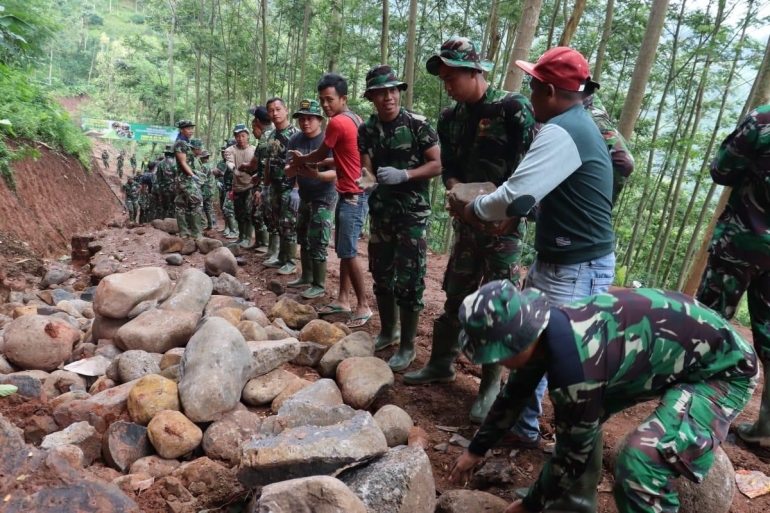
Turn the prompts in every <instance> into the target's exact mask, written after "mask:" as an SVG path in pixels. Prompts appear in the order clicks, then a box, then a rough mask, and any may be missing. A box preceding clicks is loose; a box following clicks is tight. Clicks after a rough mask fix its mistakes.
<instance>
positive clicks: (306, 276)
mask: <svg viewBox="0 0 770 513" xmlns="http://www.w3.org/2000/svg"><path fill="white" fill-rule="evenodd" d="M299 258H300V261H301V262H302V274H300V276H299V278H297V279H296V280H292V281H290V282H289V283H287V284H286V286H287V287H289V288H292V289H296V288H299V287H304V286H305V285H311V284H312V283H313V264H312V263H311V262H312V260H310V252H309V251H307V250H306V249H305V248H300V250H299ZM279 272H280V271H279Z"/></svg>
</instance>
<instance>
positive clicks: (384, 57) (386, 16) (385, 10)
mask: <svg viewBox="0 0 770 513" xmlns="http://www.w3.org/2000/svg"><path fill="white" fill-rule="evenodd" d="M389 8H390V6H389V3H388V0H382V32H380V64H387V63H388V47H389V46H390V44H389V43H390V40H389V34H388V25H389V23H390V12H389Z"/></svg>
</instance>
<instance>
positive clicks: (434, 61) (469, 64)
mask: <svg viewBox="0 0 770 513" xmlns="http://www.w3.org/2000/svg"><path fill="white" fill-rule="evenodd" d="M480 48H481V45H480V44H478V43H477V42H475V41H472V40H471V39H469V38H467V37H453V38H450V39H447V40H446V41H444V44H442V45H441V49H440V50H439V53H438V54H437V55H434V56H433V57H431V58H430V59H428V62H426V63H425V67H426V68H427V69H428V73H430V74H431V75H438V70H439V68H440V67H441V64H446V65H447V66H449V67H452V68H470V69H475V70H477V71H492V68H493V67H494V64H493V63H492V61H488V60H486V59H482V58H481V55H479V51H478V49H480Z"/></svg>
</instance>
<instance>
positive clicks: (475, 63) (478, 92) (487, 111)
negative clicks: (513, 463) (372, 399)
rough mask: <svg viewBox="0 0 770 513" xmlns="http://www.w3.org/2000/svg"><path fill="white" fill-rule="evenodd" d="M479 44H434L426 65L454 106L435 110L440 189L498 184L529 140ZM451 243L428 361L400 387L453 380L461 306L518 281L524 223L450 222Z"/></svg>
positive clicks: (528, 124)
mask: <svg viewBox="0 0 770 513" xmlns="http://www.w3.org/2000/svg"><path fill="white" fill-rule="evenodd" d="M478 48H479V47H478V45H477V44H476V43H474V42H473V41H471V40H470V39H468V38H465V37H458V38H452V39H449V40H447V41H445V42H444V43H443V44H442V45H441V50H440V52H439V54H438V55H434V56H433V57H431V58H430V59H428V61H427V63H426V67H427V69H428V72H429V73H430V74H431V75H437V76H439V77H440V78H441V80H442V81H443V83H444V89H445V90H446V91H447V94H448V95H449V96H450V97H451V98H452V99H454V100H455V102H456V103H455V105H454V106H452V107H448V108H446V109H444V110H443V111H442V112H441V115H440V117H439V121H438V137H439V141H440V143H441V166H442V170H441V173H442V179H443V181H444V185H445V186H446V189H447V191H451V189H452V187H454V186H455V185H456V184H458V183H472V182H492V183H494V184H495V185H497V186H499V185H501V184H502V183H503V182H504V181H505V180H507V179H508V178H509V177H510V176H511V175H512V174H513V173H514V171H515V170H516V168H517V166H518V165H519V162H521V161H522V159H523V158H524V154H525V153H526V152H527V150H528V149H529V146H530V144H531V143H532V139H533V137H534V135H535V118H534V115H533V113H532V105H531V104H530V103H529V100H527V99H526V98H525V97H524V96H522V95H520V94H518V93H509V92H507V91H498V90H496V89H494V88H493V87H491V86H490V85H489V84H488V83H487V81H486V79H485V78H484V75H483V72H484V71H490V70H491V69H492V63H491V62H490V61H487V60H484V59H482V58H481V56H480V55H479V52H478ZM453 227H454V230H455V241H454V246H453V248H452V253H451V255H450V257H449V263H448V264H447V270H446V274H445V275H444V284H443V289H444V291H445V292H446V296H447V298H446V302H445V303H444V313H442V314H441V316H440V317H439V318H438V319H436V320H435V321H434V323H433V346H432V349H431V355H430V361H429V362H428V364H427V365H426V366H425V367H424V368H423V369H421V370H419V371H417V372H411V373H407V374H405V375H404V383H407V384H410V385H421V384H426V383H448V382H450V381H454V379H455V370H454V365H453V364H454V361H455V360H456V359H457V357H458V355H459V354H460V347H459V344H458V342H457V336H458V334H459V332H460V324H459V321H458V320H457V316H458V312H459V310H460V304H461V303H462V300H463V299H464V298H465V297H466V296H467V295H468V294H471V293H473V292H475V291H476V290H477V289H478V287H479V284H481V283H483V282H487V281H491V280H495V279H510V280H511V281H513V282H514V283H516V284H518V283H519V259H520V255H521V252H520V249H519V243H520V241H521V238H522V237H523V235H524V230H525V222H524V221H521V223H520V224H519V226H518V229H517V230H515V231H513V232H512V233H511V234H504V235H489V234H487V233H484V232H482V231H480V230H478V229H477V228H476V227H475V226H471V225H470V224H467V223H465V222H463V220H462V219H456V220H454V221H453ZM501 373H502V368H501V367H500V365H497V364H495V363H491V364H487V365H484V366H482V376H481V385H480V386H479V393H478V396H477V397H476V400H475V402H474V404H473V407H472V408H471V414H470V418H471V420H472V421H473V422H481V421H482V420H484V417H485V416H486V414H487V411H489V408H490V406H491V405H492V402H493V401H494V399H495V396H496V395H497V393H498V392H499V390H500V375H501Z"/></svg>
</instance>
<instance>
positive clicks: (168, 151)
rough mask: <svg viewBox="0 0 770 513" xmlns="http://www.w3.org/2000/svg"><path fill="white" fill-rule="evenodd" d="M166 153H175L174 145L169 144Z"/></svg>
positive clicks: (164, 152) (164, 151)
mask: <svg viewBox="0 0 770 513" xmlns="http://www.w3.org/2000/svg"><path fill="white" fill-rule="evenodd" d="M163 154H164V155H173V154H174V146H173V145H171V144H167V145H166V148H165V149H164V150H163Z"/></svg>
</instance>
